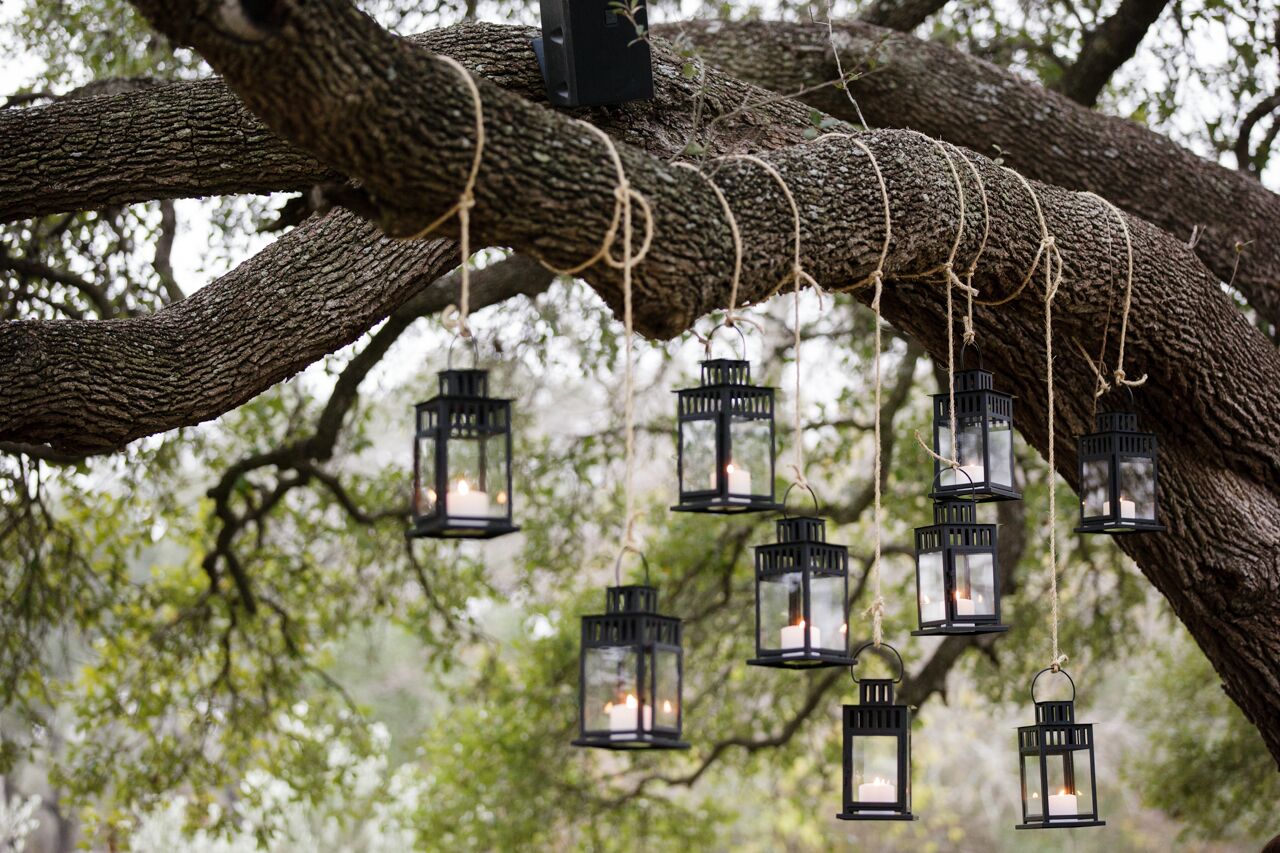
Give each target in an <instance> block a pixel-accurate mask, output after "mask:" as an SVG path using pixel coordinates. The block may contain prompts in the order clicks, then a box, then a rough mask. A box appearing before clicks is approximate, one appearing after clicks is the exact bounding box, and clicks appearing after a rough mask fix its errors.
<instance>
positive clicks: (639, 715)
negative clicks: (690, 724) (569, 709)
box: [573, 556, 689, 750]
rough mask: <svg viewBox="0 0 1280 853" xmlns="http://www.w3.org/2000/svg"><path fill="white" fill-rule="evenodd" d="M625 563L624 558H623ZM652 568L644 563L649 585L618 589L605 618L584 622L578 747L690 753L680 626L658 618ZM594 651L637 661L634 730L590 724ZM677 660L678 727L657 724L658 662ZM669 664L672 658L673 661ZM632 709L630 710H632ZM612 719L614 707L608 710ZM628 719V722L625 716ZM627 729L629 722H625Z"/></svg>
mask: <svg viewBox="0 0 1280 853" xmlns="http://www.w3.org/2000/svg"><path fill="white" fill-rule="evenodd" d="M619 559H621V556H619ZM648 577H649V566H648V562H647V561H646V562H645V584H643V585H630V586H624V585H621V584H620V585H618V586H612V587H609V588H608V589H607V590H606V592H605V612H604V613H602V614H599V615H594V616H583V617H582V646H581V649H580V651H579V655H578V727H579V732H580V736H579V737H578V738H577V739H576V740H574V741H573V745H574V746H586V747H595V748H598V749H613V750H627V749H630V750H634V749H688V748H689V744H687V743H684V742H683V741H681V740H680V736H681V732H682V730H683V726H684V648H683V645H682V636H681V634H682V625H681V621H680V620H679V619H678V618H676V617H674V616H663V615H662V614H660V613H659V612H658V590H657V589H655V588H654V587H652V586H649V585H648ZM592 650H612V651H613V652H614V653H615V657H619V658H620V659H622V660H627V659H629V658H632V659H634V669H627V670H626V672H625V676H626V680H627V683H628V686H629V691H628V692H629V696H631V697H635V699H636V704H635V706H634V713H633V717H634V725H633V726H627V725H625V724H624V725H622V726H620V727H615V726H614V725H613V721H612V720H610V721H609V722H610V725H609V727H607V728H602V727H599V726H594V727H593V726H591V725H590V723H589V720H588V716H589V715H588V713H587V707H588V702H589V701H592V700H593V698H598V697H591V696H589V695H588V694H589V690H590V688H589V676H590V675H591V673H590V672H589V671H588V669H589V663H588V658H589V657H590V653H591V651H592ZM660 655H673V656H674V662H675V679H676V685H675V687H676V690H675V697H676V708H675V725H674V726H664V725H659V724H658V723H657V720H658V716H659V715H658V713H657V712H656V708H655V705H656V701H657V696H658V692H659V687H660V685H659V684H658V681H659V678H658V660H659V656H660ZM668 660H670V658H668ZM631 707H633V706H631V705H630V704H628V708H631ZM605 713H606V714H609V713H610V711H609V706H608V705H606V706H605ZM624 716H626V715H625V714H624ZM624 723H625V721H624Z"/></svg>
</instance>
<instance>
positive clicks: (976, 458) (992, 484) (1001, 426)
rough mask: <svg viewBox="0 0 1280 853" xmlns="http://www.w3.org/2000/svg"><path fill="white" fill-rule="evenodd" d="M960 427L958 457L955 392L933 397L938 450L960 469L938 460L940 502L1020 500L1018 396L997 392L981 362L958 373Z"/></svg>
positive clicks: (935, 469)
mask: <svg viewBox="0 0 1280 853" xmlns="http://www.w3.org/2000/svg"><path fill="white" fill-rule="evenodd" d="M955 398H956V431H957V432H958V433H959V434H960V441H959V448H958V450H957V451H955V453H956V455H955V456H952V453H953V450H952V448H953V445H954V442H953V441H952V437H951V404H950V395H949V394H934V395H933V450H934V452H935V453H937V454H938V455H939V456H941V457H943V458H944V459H953V458H954V459H955V460H956V461H957V462H958V463H959V464H960V467H959V468H958V469H957V468H951V467H950V466H948V465H946V464H944V463H942V462H940V461H938V460H937V459H935V460H934V462H933V472H934V479H935V481H936V484H935V488H934V490H933V494H932V495H931V497H933V498H934V499H935V500H937V499H942V498H954V497H972V498H973V499H974V500H979V501H1006V500H1019V499H1021V497H1022V493H1021V492H1019V491H1018V490H1017V489H1016V488H1014V485H1013V397H1011V396H1010V395H1008V394H1002V393H1000V392H999V391H996V390H993V387H992V375H991V372H990V371H987V370H983V369H982V367H981V366H979V367H978V368H976V369H974V370H961V371H959V372H957V373H956V375H955Z"/></svg>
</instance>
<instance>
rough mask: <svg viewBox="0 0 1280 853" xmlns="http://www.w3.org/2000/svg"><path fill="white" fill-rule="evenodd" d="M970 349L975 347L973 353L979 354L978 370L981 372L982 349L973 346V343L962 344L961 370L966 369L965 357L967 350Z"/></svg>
mask: <svg viewBox="0 0 1280 853" xmlns="http://www.w3.org/2000/svg"><path fill="white" fill-rule="evenodd" d="M969 347H973V351H974V352H976V353H977V354H978V369H979V370H981V369H982V349H981V348H980V347H979V346H978V345H977V344H971V343H962V344H960V369H961V370H965V369H966V368H965V366H964V364H965V361H964V356H965V350H966V349H968V348H969Z"/></svg>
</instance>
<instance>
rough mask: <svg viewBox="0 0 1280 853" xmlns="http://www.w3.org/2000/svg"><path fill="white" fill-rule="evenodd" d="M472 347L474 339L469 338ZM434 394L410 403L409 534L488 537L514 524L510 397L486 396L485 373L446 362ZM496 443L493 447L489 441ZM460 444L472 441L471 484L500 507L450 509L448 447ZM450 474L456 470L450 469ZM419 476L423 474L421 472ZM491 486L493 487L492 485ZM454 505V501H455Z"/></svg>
mask: <svg viewBox="0 0 1280 853" xmlns="http://www.w3.org/2000/svg"><path fill="white" fill-rule="evenodd" d="M471 343H472V347H473V348H474V347H475V342H474V340H472V341H471ZM439 379H440V392H439V394H437V395H436V396H435V397H432V398H431V399H429V400H427V401H425V402H422V403H418V404H417V406H415V407H414V418H415V431H414V441H413V508H412V510H413V511H412V527H410V529H409V531H408V533H407V535H408V536H409V537H411V538H430V539H492V538H494V537H495V536H503V535H506V534H508V533H513V532H515V531H516V530H519V529H520V528H519V527H517V526H516V525H515V524H513V523H512V505H513V504H514V498H513V494H512V489H511V401H510V400H508V399H501V398H495V397H490V396H489V371H487V370H483V369H480V368H474V367H472V368H467V369H456V368H454V367H453V366H452V347H450V364H449V367H448V369H446V370H443V371H441V372H440V374H439ZM491 441H496V442H497V446H496V448H494V447H491V445H490V442H491ZM462 442H475V443H476V444H477V462H476V474H477V476H478V482H477V483H475V484H474V485H473V486H471V488H473V489H475V490H477V491H478V492H479V493H482V494H484V495H486V497H488V496H489V495H490V494H492V495H493V502H492V503H489V504H488V506H489V507H490V508H491V507H493V506H494V505H495V504H496V505H497V506H500V507H503V511H501V512H498V513H494V512H492V511H491V512H490V513H489V514H487V515H479V514H464V513H461V512H457V511H451V510H450V507H449V501H450V494H451V492H450V482H451V476H452V474H451V471H450V467H451V461H453V462H454V463H455V464H454V465H453V467H454V468H457V467H458V465H457V464H456V460H453V459H452V456H453V455H454V454H452V453H451V452H450V450H451V447H452V448H457V449H458V451H459V452H460V445H461V443H462ZM495 449H496V450H497V451H498V452H499V453H500V455H501V456H502V458H501V459H500V460H498V462H499V464H500V466H501V471H500V472H499V473H498V475H497V480H498V482H496V483H495V482H490V479H491V476H492V474H493V473H494V472H491V471H490V470H489V468H490V462H491V461H492V460H491V459H490V458H489V457H490V454H491V453H492V452H493V451H494V450H495ZM453 473H457V472H456V471H455V472H453ZM424 474H425V476H424ZM495 486H496V489H495ZM455 503H456V502H455Z"/></svg>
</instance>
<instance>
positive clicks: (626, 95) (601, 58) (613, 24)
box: [533, 0, 653, 107]
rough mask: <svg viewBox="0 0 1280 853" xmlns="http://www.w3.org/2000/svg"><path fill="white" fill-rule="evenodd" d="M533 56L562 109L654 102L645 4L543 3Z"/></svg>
mask: <svg viewBox="0 0 1280 853" xmlns="http://www.w3.org/2000/svg"><path fill="white" fill-rule="evenodd" d="M539 5H540V6H541V10H542V38H537V39H534V40H533V52H534V55H535V56H537V58H538V66H539V67H540V68H541V69H542V79H543V82H545V83H546V87H547V100H549V101H550V102H551V103H552V104H554V105H556V106H559V107H580V106H582V107H585V106H595V105H599V104H621V103H625V102H627V101H635V100H650V99H651V98H653V61H652V58H651V56H650V50H649V41H648V39H647V38H646V35H647V32H646V31H645V28H646V27H647V26H648V23H649V20H648V11H647V9H646V4H645V0H541V3H540V4H539Z"/></svg>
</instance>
